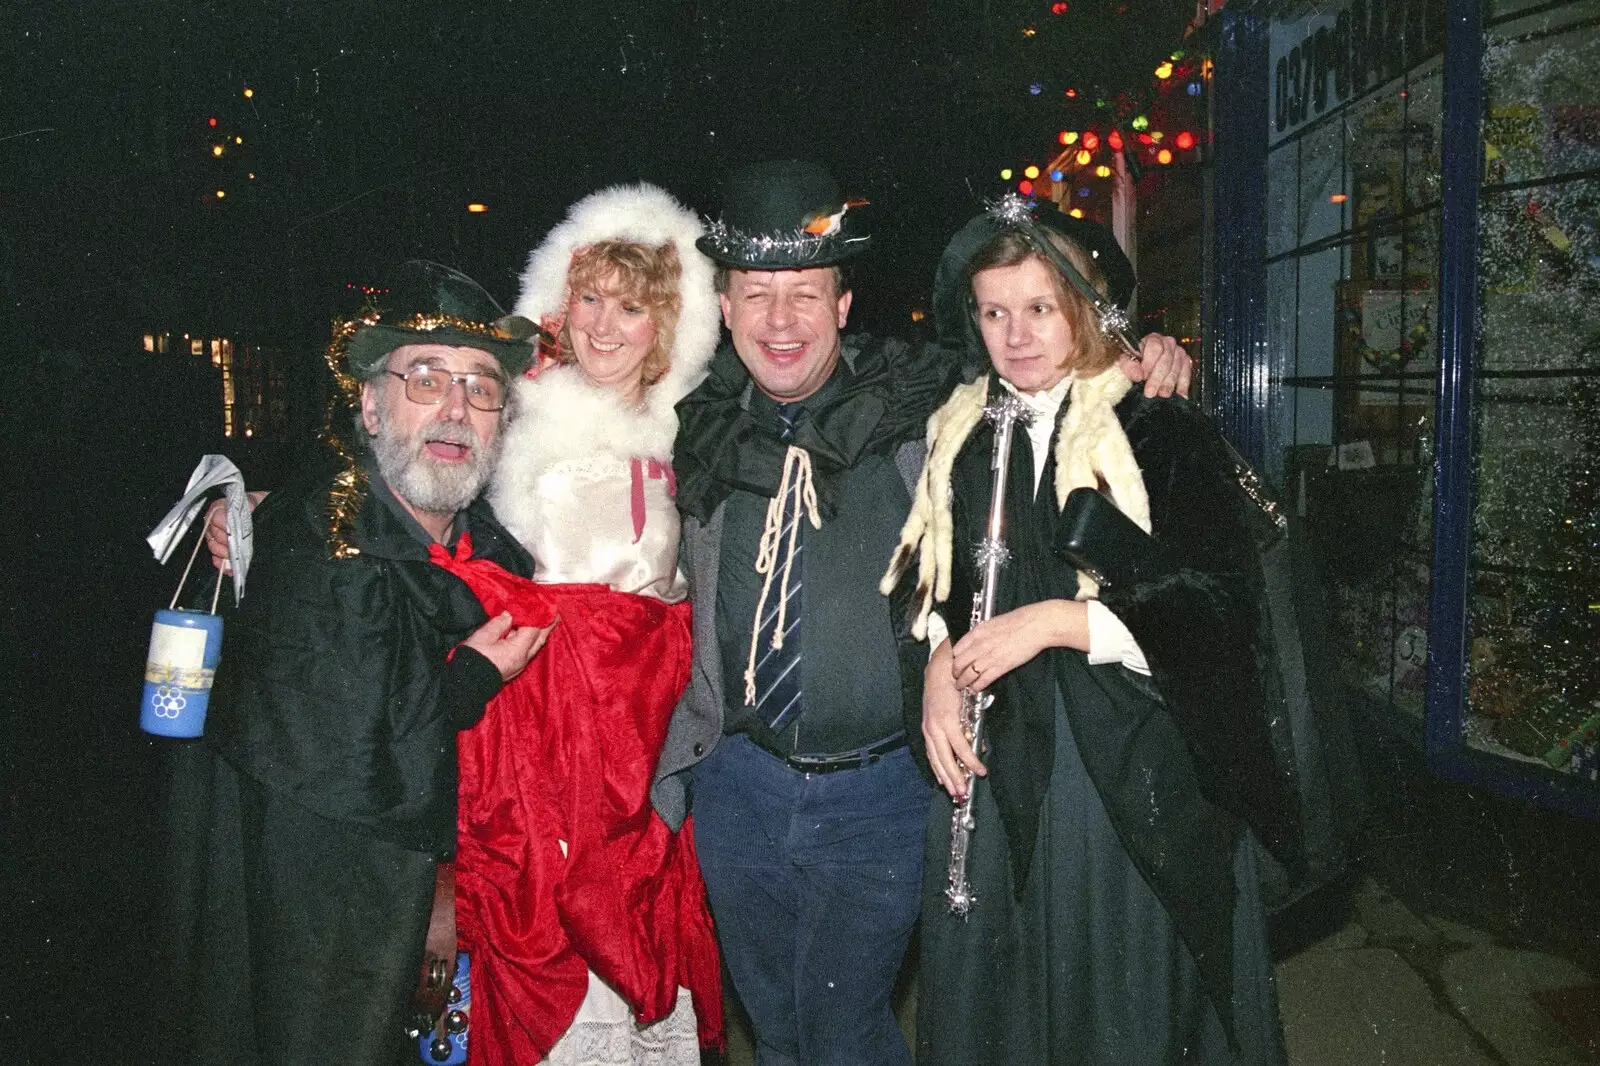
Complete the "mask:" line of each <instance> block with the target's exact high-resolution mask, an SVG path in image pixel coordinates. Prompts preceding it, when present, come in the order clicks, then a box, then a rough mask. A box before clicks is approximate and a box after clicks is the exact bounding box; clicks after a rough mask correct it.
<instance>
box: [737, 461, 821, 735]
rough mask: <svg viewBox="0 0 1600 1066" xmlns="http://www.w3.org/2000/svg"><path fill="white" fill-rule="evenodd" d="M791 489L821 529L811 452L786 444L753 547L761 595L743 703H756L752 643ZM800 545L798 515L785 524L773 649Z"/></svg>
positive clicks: (758, 638) (780, 644) (783, 622)
mask: <svg viewBox="0 0 1600 1066" xmlns="http://www.w3.org/2000/svg"><path fill="white" fill-rule="evenodd" d="M791 491H794V492H796V493H798V494H799V496H800V510H801V512H802V513H804V514H805V516H806V518H807V519H808V520H809V521H810V522H811V528H812V529H821V528H822V518H821V516H820V515H819V514H818V513H817V490H816V488H815V486H813V485H812V483H811V453H810V452H808V451H806V450H805V449H804V448H796V447H795V446H794V445H792V444H791V445H789V451H788V452H787V453H786V454H785V455H784V457H783V480H782V481H780V482H779V483H778V494H777V495H776V496H774V497H773V498H772V499H771V500H770V501H768V503H767V523H766V525H765V527H763V528H762V530H761V544H760V546H759V547H757V548H756V573H758V574H765V575H766V580H765V581H763V582H762V583H761V598H760V599H759V600H757V601H756V617H755V621H754V622H753V623H752V624H751V629H750V658H749V660H748V661H747V662H746V663H745V667H744V705H745V706H746V707H753V706H755V702H756V645H757V644H759V643H760V641H761V616H762V614H764V613H765V612H766V609H767V594H768V593H770V592H771V591H772V575H773V574H775V573H776V572H777V570H778V551H779V549H780V548H781V547H783V545H782V544H781V543H780V542H781V541H782V539H783V511H784V507H785V505H786V504H787V501H788V499H789V493H790V492H791ZM799 544H800V515H799V514H796V515H795V521H794V524H793V525H792V526H790V527H789V542H788V550H787V552H785V554H784V559H783V583H782V591H780V593H779V599H778V623H777V625H775V626H774V627H773V631H772V647H773V650H774V651H776V650H777V649H779V648H781V647H783V634H784V632H785V631H786V630H787V629H788V628H789V627H788V625H787V623H786V619H787V618H788V615H789V597H788V596H787V595H784V593H785V592H787V591H788V588H789V574H790V573H791V572H792V571H793V570H794V553H795V550H796V548H797V547H798V546H799Z"/></svg>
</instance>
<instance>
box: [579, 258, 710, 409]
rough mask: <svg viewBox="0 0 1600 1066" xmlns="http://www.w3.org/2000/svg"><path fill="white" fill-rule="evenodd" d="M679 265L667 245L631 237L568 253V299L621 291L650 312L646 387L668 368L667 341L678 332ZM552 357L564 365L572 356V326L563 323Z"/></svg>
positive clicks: (680, 305)
mask: <svg viewBox="0 0 1600 1066" xmlns="http://www.w3.org/2000/svg"><path fill="white" fill-rule="evenodd" d="M682 277H683V264H682V263H680V262H679V260H678V250H677V248H675V247H674V246H673V245H671V244H663V245H661V246H660V247H652V246H650V245H647V244H636V243H634V242H632V241H597V242H595V243H594V244H586V245H584V246H583V247H582V248H579V249H578V250H577V251H576V252H573V253H572V265H571V266H570V267H569V268H568V270H567V293H568V298H569V299H570V298H571V295H572V294H574V293H577V292H582V291H585V290H587V291H590V292H599V293H604V294H606V295H613V296H620V297H622V298H623V299H625V300H628V301H630V302H632V303H637V304H638V305H639V306H641V307H643V308H645V309H646V310H648V311H649V312H650V321H651V322H652V323H653V324H654V325H655V327H656V340H655V344H654V345H652V346H651V348H650V354H649V355H647V356H645V360H644V379H643V380H644V384H645V387H646V388H648V387H649V386H651V385H654V384H655V383H656V382H658V381H660V380H661V379H662V378H663V377H665V376H666V373H667V371H668V370H669V369H671V367H672V346H673V342H674V339H675V336H676V334H677V328H678V314H679V312H680V311H681V310H682V309H683V296H682V295H681V293H680V292H679V285H680V282H681V279H682ZM555 356H556V361H557V362H559V363H562V364H563V365H566V364H570V363H572V362H574V361H575V360H576V359H577V356H576V355H575V354H574V353H573V350H572V333H571V330H570V329H569V328H568V327H567V326H566V325H565V324H563V325H562V327H561V334H560V336H559V338H558V343H557V347H556V353H555Z"/></svg>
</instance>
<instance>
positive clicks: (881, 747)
mask: <svg viewBox="0 0 1600 1066" xmlns="http://www.w3.org/2000/svg"><path fill="white" fill-rule="evenodd" d="M906 743H907V742H906V735H905V733H904V731H902V732H899V733H896V734H894V735H893V736H889V737H884V738H883V739H882V740H880V741H878V742H877V743H875V744H870V745H868V746H867V747H865V748H857V749H856V750H854V751H841V752H836V753H834V754H832V755H799V754H796V755H785V754H783V753H782V752H778V751H773V750H772V749H771V748H769V747H767V746H766V745H765V744H762V743H761V742H759V741H757V742H756V747H758V748H760V749H761V750H762V751H764V752H766V753H767V754H768V755H771V756H772V757H773V758H774V759H778V760H780V761H781V762H783V763H784V764H785V765H787V766H788V767H789V769H791V770H798V771H800V772H801V773H803V774H836V773H838V772H839V771H840V770H859V769H861V768H862V767H863V766H871V765H872V764H873V763H875V762H877V761H878V760H879V759H881V758H883V757H884V756H885V755H887V754H889V753H890V752H892V751H898V750H900V749H901V748H903V747H905V746H906Z"/></svg>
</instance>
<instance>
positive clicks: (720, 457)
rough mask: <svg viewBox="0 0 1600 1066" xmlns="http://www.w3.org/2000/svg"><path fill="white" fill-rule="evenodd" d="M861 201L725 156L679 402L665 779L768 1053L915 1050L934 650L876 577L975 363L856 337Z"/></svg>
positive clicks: (874, 1054)
mask: <svg viewBox="0 0 1600 1066" xmlns="http://www.w3.org/2000/svg"><path fill="white" fill-rule="evenodd" d="M860 204H861V202H860V201H850V200H847V199H846V198H845V197H844V196H842V195H841V193H840V190H839V188H838V186H837V184H836V183H835V182H834V180H833V178H832V177H831V176H830V175H829V174H828V173H827V171H826V170H824V169H823V168H821V167H819V166H817V165H815V164H810V163H803V162H792V161H790V162H775V163H766V164H759V165H756V166H751V167H748V168H745V169H744V170H743V171H741V172H740V173H739V174H738V175H736V176H735V179H734V181H733V182H732V184H731V191H730V194H729V197H728V200H727V202H726V204H725V205H724V210H723V213H722V215H721V217H720V218H718V219H717V220H715V221H714V222H712V223H711V225H710V227H709V230H708V233H707V235H706V236H705V237H703V238H702V239H701V240H700V242H699V247H700V248H701V250H702V251H704V252H705V253H706V254H707V255H709V256H710V257H711V258H712V259H714V260H716V262H717V263H718V264H719V267H720V269H719V271H718V278H717V287H718V291H719V293H720V296H721V303H722V313H723V321H724V323H725V324H726V325H727V327H728V331H729V333H730V335H731V341H732V343H731V346H726V345H725V346H724V348H723V350H722V351H720V352H719V353H718V356H717V358H716V360H715V361H714V362H713V365H712V368H711V373H710V376H709V377H708V379H707V380H706V382H704V383H703V384H702V385H701V387H700V388H699V389H697V390H696V391H695V392H694V393H692V394H691V395H690V396H688V397H687V398H685V400H684V401H682V402H681V403H680V405H679V415H680V422H681V424H680V430H679V435H678V441H677V446H676V450H675V453H674V466H675V468H676V472H677V478H678V486H679V493H678V504H679V507H680V509H681V510H682V511H683V513H684V522H683V540H682V559H683V563H684V569H685V572H686V574H687V576H688V579H689V585H690V598H691V600H692V602H693V603H694V639H695V649H696V656H695V667H694V673H693V676H692V678H691V681H690V684H689V689H688V691H687V692H686V693H685V696H684V699H683V702H682V703H681V704H680V706H679V709H678V712H677V714H676V716H675V717H674V720H673V723H672V727H671V729H670V731H669V734H668V738H667V744H666V748H665V750H664V751H663V753H662V758H661V762H660V766H659V769H658V777H657V782H656V787H655V790H654V793H653V798H654V800H655V803H656V806H657V808H658V809H659V810H660V811H661V813H662V814H663V816H665V817H666V818H667V820H668V821H669V822H670V823H672V824H674V825H676V824H678V823H679V822H681V821H682V820H683V818H684V817H685V814H686V812H687V810H688V808H689V805H690V804H691V802H692V806H693V813H694V834H695V846H696V849H697V851H698V853H699V856H700V862H701V867H702V869H703V871H704V875H705V881H706V886H707V890H708V893H709V895H710V899H711V906H712V912H713V915H714V917H715V919H716V922H717V932H718V938H719V940H720V942H721V944H722V948H723V954H724V958H725V959H726V960H727V964H728V967H729V970H730V972H731V974H732V977H733V981H734V986H735V988H736V989H737V990H738V993H739V997H740V999H741V1000H742V1002H743V1003H744V1006H745V1008H746V1010H747V1011H748V1012H749V1015H750V1018H751V1021H752V1023H753V1025H754V1028H755V1034H756V1042H757V1057H758V1062H760V1063H762V1064H763V1066H767V1064H788V1063H871V1064H884V1063H909V1062H910V1053H909V1050H908V1049H907V1047H906V1044H905V1041H904V1039H903V1037H902V1035H901V1033H900V1031H899V1029H898V1026H897V1024H896V1022H895V1019H894V1016H893V1013H892V1010H891V1005H890V995H891V992H892V990H893V987H894V982H895V978H896V975H897V974H898V972H899V969H900V964H901V961H902V959H903V957H904V955H905V949H906V945H907V942H908V940H909V937H910V934H911V928H912V925H913V924H914V922H915V920H916V917H917V913H918V909H919V905H920V899H921V883H922V866H923V858H922V856H923V829H924V823H925V819H926V817H927V814H928V807H929V802H930V799H931V796H932V790H931V788H930V785H929V782H928V780H927V778H926V777H925V776H924V771H923V770H922V769H921V768H919V766H918V763H917V761H916V758H915V757H914V755H913V745H918V746H920V733H919V727H918V725H917V723H918V722H920V719H921V691H922V675H923V669H924V667H925V665H926V663H927V660H928V646H927V644H925V643H923V642H921V641H918V640H916V639H915V638H914V637H913V636H912V635H911V621H912V618H911V615H912V612H911V610H910V605H909V602H908V600H909V593H908V591H903V592H902V593H901V596H902V598H891V599H885V598H883V597H881V596H880V595H879V594H878V591H877V585H878V580H879V577H880V576H881V575H882V573H883V568H884V566H885V564H886V561H887V560H888V559H889V557H890V555H891V553H892V552H893V550H894V548H895V545H896V543H897V539H898V533H899V529H900V526H901V524H902V523H903V522H904V520H905V517H906V514H907V512H908V510H909V508H910V504H911V489H912V487H913V486H914V485H915V483H916V479H917V477H918V475H919V474H920V471H921V467H922V462H923V459H924V455H925V453H924V447H923V444H922V434H923V428H924V425H925V423H926V420H927V417H928V415H929V414H930V413H931V412H932V411H933V410H934V409H935V408H936V407H937V406H938V405H939V403H940V402H942V401H943V399H944V398H945V397H946V396H947V395H948V394H949V392H950V389H951V387H952V386H953V385H954V384H956V383H957V381H958V380H959V378H960V376H961V374H962V371H963V368H962V367H961V365H960V356H959V354H958V353H954V352H946V351H942V350H939V349H936V348H933V347H931V346H929V347H913V346H910V345H907V344H905V343H903V342H900V341H896V340H892V339H875V338H870V337H866V336H861V335H851V336H841V333H840V330H841V329H842V328H843V327H844V325H845V322H846V319H847V317H848V314H849V310H850V303H851V296H852V293H851V288H850V284H849V280H848V276H847V274H846V264H847V263H848V262H849V260H851V259H853V258H854V257H855V256H857V255H859V254H860V253H861V252H863V251H865V250H866V248H867V247H868V245H869V244H870V237H869V235H868V234H867V233H866V232H865V229H864V227H863V226H862V225H861V221H860V220H861V213H860V211H859V210H858V208H859V206H860ZM1143 362H1144V367H1145V368H1148V369H1150V370H1151V371H1152V373H1151V374H1150V381H1149V384H1148V387H1149V388H1151V390H1152V391H1157V390H1158V389H1159V390H1164V391H1166V392H1169V393H1170V391H1171V390H1172V387H1173V384H1174V383H1175V381H1176V379H1177V377H1178V376H1179V374H1180V373H1181V374H1182V375H1183V376H1184V377H1185V378H1186V377H1187V371H1188V366H1189V361H1188V358H1187V356H1184V355H1183V354H1182V351H1181V349H1178V348H1177V347H1176V345H1175V343H1174V342H1173V341H1172V340H1171V339H1170V338H1154V337H1152V338H1147V339H1146V342H1145V346H1144V352H1143ZM1131 369H1132V370H1133V373H1134V374H1137V375H1138V376H1139V377H1141V378H1143V377H1145V374H1144V372H1143V369H1141V368H1140V367H1139V366H1138V365H1137V364H1134V365H1133V366H1132V368H1131ZM908 723H910V728H909V729H908ZM918 754H920V753H918Z"/></svg>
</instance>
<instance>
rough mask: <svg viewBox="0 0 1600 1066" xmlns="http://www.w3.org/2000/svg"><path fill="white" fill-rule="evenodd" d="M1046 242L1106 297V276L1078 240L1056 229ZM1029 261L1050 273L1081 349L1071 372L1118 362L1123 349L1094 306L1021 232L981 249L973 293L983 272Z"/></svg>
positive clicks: (973, 266)
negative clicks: (1105, 329) (1103, 326)
mask: <svg viewBox="0 0 1600 1066" xmlns="http://www.w3.org/2000/svg"><path fill="white" fill-rule="evenodd" d="M1045 239H1046V240H1048V241H1049V242H1050V243H1051V244H1053V245H1055V246H1056V248H1057V249H1058V250H1059V251H1060V252H1061V254H1062V255H1064V256H1066V257H1067V261H1068V262H1069V263H1071V264H1072V265H1073V266H1075V267H1077V268H1078V273H1080V274H1082V275H1083V277H1084V280H1086V281H1088V283H1089V284H1090V285H1092V286H1094V289H1095V291H1096V292H1098V293H1100V294H1101V295H1102V296H1103V295H1105V292H1106V279H1105V275H1104V274H1102V273H1101V272H1100V267H1099V265H1098V264H1097V263H1095V261H1094V257H1093V256H1091V255H1089V253H1088V252H1086V251H1084V250H1083V248H1082V247H1080V246H1079V245H1078V243H1077V242H1076V241H1074V240H1072V239H1070V238H1068V237H1065V236H1063V235H1062V234H1059V233H1056V232H1054V231H1052V230H1045ZM1028 259H1037V260H1038V261H1039V262H1041V263H1043V264H1044V265H1045V268H1046V269H1047V270H1049V272H1050V281H1051V284H1053V285H1054V286H1055V290H1056V296H1057V298H1059V299H1060V301H1061V312H1062V314H1064V315H1066V317H1067V324H1068V325H1070V326H1071V327H1072V341H1073V345H1074V347H1075V348H1076V349H1077V350H1076V351H1075V352H1073V353H1072V355H1071V357H1070V358H1069V359H1068V360H1067V370H1068V371H1069V372H1071V373H1080V372H1081V373H1085V374H1097V373H1099V372H1100V371H1102V370H1104V369H1106V368H1107V367H1108V366H1110V365H1111V364H1112V363H1115V362H1116V361H1117V359H1118V358H1119V357H1120V356H1121V354H1122V349H1121V348H1120V347H1118V345H1117V343H1116V342H1115V341H1113V340H1112V339H1111V338H1110V337H1109V336H1107V335H1106V334H1105V333H1103V332H1102V331H1101V329H1100V320H1099V317H1098V316H1097V315H1096V314H1095V310H1094V305H1093V304H1091V303H1090V302H1089V301H1088V300H1086V299H1084V297H1083V294H1082V293H1080V292H1079V291H1078V290H1077V289H1076V288H1074V287H1073V286H1072V284H1071V283H1070V282H1068V281H1067V279H1066V278H1064V277H1062V276H1061V271H1059V270H1057V269H1056V267H1055V265H1054V264H1053V263H1051V262H1050V260H1048V259H1046V258H1045V257H1044V255H1042V254H1041V253H1040V252H1039V250H1038V249H1037V248H1035V247H1034V246H1033V245H1032V244H1030V243H1029V242H1028V239H1027V238H1026V237H1024V236H1023V235H1022V231H1021V230H1014V229H1008V230H1006V231H1004V232H1003V233H1001V234H1000V235H999V236H997V237H995V238H994V239H993V240H991V241H990V242H989V243H988V244H986V245H984V246H983V247H982V248H981V249H979V250H978V254H977V255H975V256H973V257H972V261H971V263H970V264H969V265H968V268H967V288H968V291H969V292H970V291H971V287H972V279H973V278H974V277H975V276H976V275H977V274H978V272H979V271H981V270H990V269H993V268H994V267H1009V266H1016V265H1017V264H1018V263H1022V262H1024V261H1026V260H1028Z"/></svg>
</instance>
